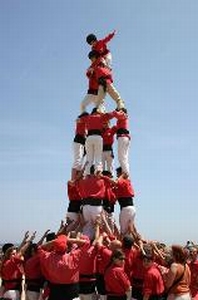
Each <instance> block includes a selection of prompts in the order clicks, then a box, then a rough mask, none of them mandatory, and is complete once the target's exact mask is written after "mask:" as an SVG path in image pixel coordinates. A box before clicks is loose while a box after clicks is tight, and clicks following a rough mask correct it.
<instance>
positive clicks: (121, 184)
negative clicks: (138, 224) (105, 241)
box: [115, 167, 136, 235]
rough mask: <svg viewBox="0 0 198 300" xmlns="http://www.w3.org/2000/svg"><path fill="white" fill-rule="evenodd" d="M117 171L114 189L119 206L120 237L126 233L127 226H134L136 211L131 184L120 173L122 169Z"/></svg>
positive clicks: (125, 175)
mask: <svg viewBox="0 0 198 300" xmlns="http://www.w3.org/2000/svg"><path fill="white" fill-rule="evenodd" d="M116 171H117V177H118V179H117V185H116V188H115V194H116V197H117V200H118V202H119V205H120V214H119V222H120V231H121V234H122V235H125V234H126V233H127V232H128V229H129V224H130V225H131V226H132V225H133V224H134V219H135V215H136V209H135V207H134V204H133V197H134V195H135V192H134V189H133V186H132V182H131V180H130V179H129V177H128V175H127V174H125V173H123V172H122V168H121V167H119V168H117V169H116Z"/></svg>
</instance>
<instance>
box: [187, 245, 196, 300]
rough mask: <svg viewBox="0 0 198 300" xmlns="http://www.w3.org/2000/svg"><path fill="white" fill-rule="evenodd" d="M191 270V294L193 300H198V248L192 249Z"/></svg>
mask: <svg viewBox="0 0 198 300" xmlns="http://www.w3.org/2000/svg"><path fill="white" fill-rule="evenodd" d="M189 268H190V271H191V282H190V292H191V296H192V298H193V300H198V256H197V248H196V247H194V246H193V247H191V248H190V262H189Z"/></svg>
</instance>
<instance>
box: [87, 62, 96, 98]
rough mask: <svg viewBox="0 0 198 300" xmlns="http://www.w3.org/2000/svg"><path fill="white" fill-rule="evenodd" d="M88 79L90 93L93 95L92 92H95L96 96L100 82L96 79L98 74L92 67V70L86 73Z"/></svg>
mask: <svg viewBox="0 0 198 300" xmlns="http://www.w3.org/2000/svg"><path fill="white" fill-rule="evenodd" d="M86 75H87V77H88V79H89V88H88V93H89V94H92V93H91V91H92V92H94V94H97V93H96V92H97V91H98V80H97V78H96V74H95V72H94V71H93V69H92V67H91V66H90V68H89V69H88V70H87V73H86Z"/></svg>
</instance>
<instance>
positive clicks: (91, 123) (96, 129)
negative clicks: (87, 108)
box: [85, 108, 113, 175]
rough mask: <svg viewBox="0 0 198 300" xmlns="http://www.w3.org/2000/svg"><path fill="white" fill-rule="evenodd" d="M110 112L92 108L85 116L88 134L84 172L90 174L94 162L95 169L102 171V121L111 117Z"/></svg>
mask: <svg viewBox="0 0 198 300" xmlns="http://www.w3.org/2000/svg"><path fill="white" fill-rule="evenodd" d="M112 118H113V115H112V113H101V112H100V111H99V110H98V109H97V108H94V109H93V110H92V112H91V114H90V115H88V116H86V119H85V123H86V127H87V131H88V135H87V138H86V142H85V149H86V157H87V164H86V166H85V174H86V175H87V174H90V168H91V166H92V165H93V164H94V165H95V171H96V172H97V171H102V148H103V140H102V129H103V124H104V122H107V121H108V120H110V119H112Z"/></svg>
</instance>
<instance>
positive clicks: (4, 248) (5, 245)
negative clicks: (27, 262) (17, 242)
mask: <svg viewBox="0 0 198 300" xmlns="http://www.w3.org/2000/svg"><path fill="white" fill-rule="evenodd" d="M12 247H14V244H12V243H6V244H4V245H3V247H2V252H3V254H5V253H6V251H7V250H8V249H9V248H12Z"/></svg>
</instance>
